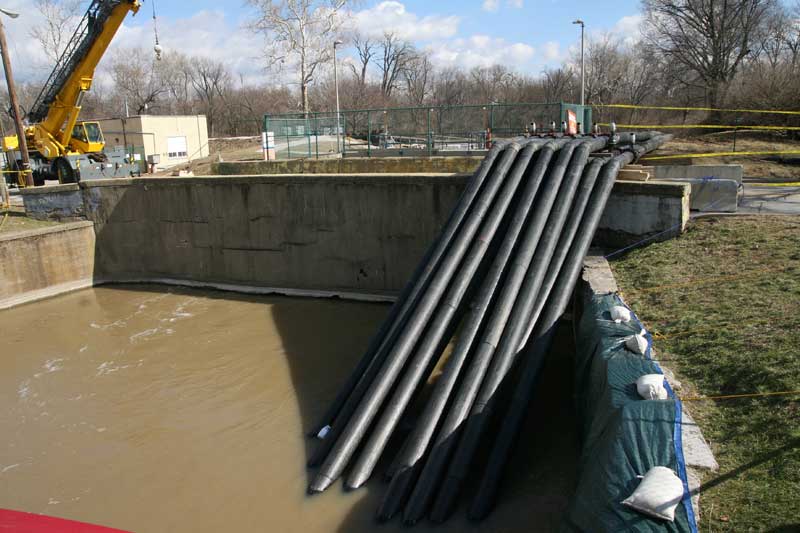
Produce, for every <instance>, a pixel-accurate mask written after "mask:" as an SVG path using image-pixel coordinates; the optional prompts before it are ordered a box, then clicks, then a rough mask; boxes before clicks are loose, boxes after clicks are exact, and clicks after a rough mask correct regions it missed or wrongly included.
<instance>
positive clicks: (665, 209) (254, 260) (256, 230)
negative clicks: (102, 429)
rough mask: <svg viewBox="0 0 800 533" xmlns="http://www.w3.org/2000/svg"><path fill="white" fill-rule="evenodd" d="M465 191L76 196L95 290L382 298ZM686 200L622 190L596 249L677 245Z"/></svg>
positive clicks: (140, 189)
mask: <svg viewBox="0 0 800 533" xmlns="http://www.w3.org/2000/svg"><path fill="white" fill-rule="evenodd" d="M468 179H469V176H468V175H463V174H438V175H437V174H427V175H408V174H354V175H345V174H328V175H324V174H299V175H273V176H229V177H205V178H200V177H198V178H133V179H114V180H93V181H90V182H85V183H82V184H81V185H80V194H81V195H82V201H83V211H84V213H85V214H86V216H87V217H88V218H89V220H91V221H92V222H94V223H95V231H96V234H97V239H96V253H95V256H96V264H95V272H94V274H95V277H96V278H97V279H101V280H122V281H124V280H148V279H159V280H164V279H168V280H171V281H180V280H184V281H187V282H188V281H192V282H200V283H215V284H218V285H223V284H238V285H243V286H245V285H246V286H249V287H251V288H252V287H255V288H257V289H258V288H274V289H282V290H283V289H290V290H291V291H295V292H297V291H300V292H303V291H305V292H321V293H326V294H330V293H331V292H333V293H337V294H354V293H356V294H378V295H387V294H392V293H394V292H396V291H398V290H399V289H401V288H402V286H403V284H404V283H405V281H406V280H407V279H408V276H409V275H410V274H411V272H412V271H413V268H414V267H415V266H416V264H417V262H418V261H419V260H420V258H421V257H422V255H423V254H424V251H425V250H426V249H427V247H428V246H429V245H430V243H431V242H432V241H433V239H434V238H435V236H436V235H437V234H438V232H439V231H440V229H441V227H442V226H443V225H444V223H445V221H446V219H447V217H448V215H449V213H450V211H451V209H452V207H453V206H454V205H455V203H456V201H457V200H458V197H459V196H460V194H461V191H462V190H463V188H464V186H465V184H466V182H467V180H468ZM688 191H689V186H688V185H685V184H677V183H653V182H646V183H641V182H618V183H617V184H615V186H614V191H613V194H612V198H611V201H610V204H609V208H608V210H607V212H606V214H605V216H604V220H603V224H602V227H601V229H600V230H599V232H598V236H597V239H596V241H595V242H596V244H597V245H600V246H605V247H607V248H616V247H621V246H624V245H626V244H630V243H631V242H634V241H637V240H640V239H642V238H643V237H647V236H649V235H652V234H657V233H660V232H664V230H667V229H669V231H667V232H664V233H663V234H661V235H660V238H662V239H663V238H667V237H669V236H671V235H674V234H676V233H677V232H679V231H680V230H681V228H683V226H684V225H685V223H686V222H687V221H688V215H689V211H688ZM73 194H74V191H73V190H72V189H69V190H66V189H65V190H55V191H52V192H50V193H46V192H42V193H40V194H37V195H32V196H26V197H25V199H26V206H27V207H28V209H39V208H43V209H44V212H45V213H47V212H50V211H51V210H50V209H49V208H47V206H46V205H45V202H43V201H42V199H43V198H46V197H48V196H49V197H53V198H58V197H59V196H61V195H64V196H66V197H68V198H70V199H71V198H72V197H73ZM34 197H35V199H36V202H34V203H32V204H30V205H28V204H27V202H28V200H29V199H30V198H34ZM61 202H62V200H54V203H56V204H58V203H61ZM265 290H266V289H265ZM284 292H287V291H284Z"/></svg>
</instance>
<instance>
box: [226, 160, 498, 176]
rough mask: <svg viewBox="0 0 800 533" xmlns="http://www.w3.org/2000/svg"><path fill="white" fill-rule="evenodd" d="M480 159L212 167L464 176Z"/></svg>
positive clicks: (229, 171) (248, 171)
mask: <svg viewBox="0 0 800 533" xmlns="http://www.w3.org/2000/svg"><path fill="white" fill-rule="evenodd" d="M482 159H483V156H460V157H380V158H377V157H372V158H369V157H352V158H350V157H348V158H345V159H289V160H284V161H241V162H240V161H237V162H224V163H215V164H213V165H212V167H211V168H212V171H213V172H214V173H215V174H219V175H221V176H231V175H260V174H383V173H425V174H430V173H442V172H444V173H462V174H463V173H466V174H470V173H472V172H474V171H475V169H476V168H478V165H479V164H480V162H481V160H482Z"/></svg>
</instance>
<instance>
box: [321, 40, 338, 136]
mask: <svg viewBox="0 0 800 533" xmlns="http://www.w3.org/2000/svg"><path fill="white" fill-rule="evenodd" d="M340 44H342V41H339V40H336V41H333V84H334V85H335V86H336V152H339V128H340V126H339V75H338V74H337V68H336V47H337V46H339V45H340ZM317 135H319V133H317Z"/></svg>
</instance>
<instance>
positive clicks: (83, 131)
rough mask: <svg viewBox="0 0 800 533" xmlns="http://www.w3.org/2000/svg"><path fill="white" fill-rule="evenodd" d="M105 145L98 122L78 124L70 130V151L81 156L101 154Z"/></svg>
mask: <svg viewBox="0 0 800 533" xmlns="http://www.w3.org/2000/svg"><path fill="white" fill-rule="evenodd" d="M105 145H106V143H105V139H103V131H102V130H101V129H100V124H99V123H98V122H78V123H76V124H75V126H74V127H73V128H72V138H71V139H70V141H69V148H70V151H72V152H78V153H81V154H91V153H97V152H102V151H103V148H105Z"/></svg>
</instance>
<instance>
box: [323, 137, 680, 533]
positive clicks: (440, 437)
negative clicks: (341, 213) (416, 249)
mask: <svg viewBox="0 0 800 533" xmlns="http://www.w3.org/2000/svg"><path fill="white" fill-rule="evenodd" d="M668 139H669V136H667V135H662V134H660V133H657V132H648V133H637V134H636V135H635V136H634V135H633V134H627V135H626V134H622V135H616V134H612V135H611V136H586V137H533V138H527V139H517V140H514V141H509V142H504V143H498V144H496V145H495V146H494V147H493V148H492V150H491V151H490V152H489V154H488V155H487V156H486V158H485V159H484V160H483V162H482V163H481V165H480V167H479V168H478V170H477V171H476V173H475V175H474V176H473V178H472V179H471V180H470V182H469V184H468V185H467V187H466V189H465V191H464V193H463V194H462V196H461V199H460V200H459V202H458V204H457V205H456V207H455V209H454V210H453V212H452V214H451V216H450V218H449V220H448V221H447V223H446V225H445V227H444V229H443V230H442V233H441V235H440V237H439V238H438V240H437V241H436V242H435V243H434V244H433V245H432V246H431V248H430V250H429V251H428V252H427V254H426V255H425V258H424V259H423V261H422V262H421V263H420V265H419V267H418V268H417V271H416V272H415V273H414V275H413V276H412V278H411V280H410V281H409V283H408V284H407V286H406V288H405V289H404V290H403V292H402V294H401V295H400V297H399V298H398V300H397V302H396V303H395V305H394V306H393V307H392V310H391V312H390V313H389V315H388V317H387V319H386V320H385V322H384V324H383V326H382V327H381V328H380V330H379V331H378V333H377V334H376V335H375V337H374V338H373V340H372V342H371V344H370V346H369V348H368V349H367V351H366V353H365V354H364V356H363V357H362V359H361V360H360V361H359V363H358V364H357V366H356V368H355V370H354V371H353V373H352V374H351V376H350V377H349V379H348V380H347V382H346V383H345V384H344V386H343V387H342V389H341V391H340V392H339V394H338V396H337V397H336V399H335V400H334V401H333V403H332V404H331V406H330V408H329V410H328V411H327V412H326V413H325V415H324V417H323V419H322V420H321V421H320V423H319V425H318V426H317V427H316V428H315V429H314V432H313V433H314V434H317V435H319V436H320V437H321V438H322V441H321V442H320V446H319V447H318V448H317V450H316V451H315V453H314V455H313V456H312V458H311V460H310V461H309V465H310V466H318V465H321V467H320V469H319V471H318V473H317V475H316V477H315V478H314V479H313V481H312V483H311V485H310V486H309V492H310V493H314V492H321V491H323V490H325V489H326V488H328V487H329V486H330V485H331V484H332V483H333V482H334V481H335V480H336V479H337V478H339V477H340V476H341V475H342V474H343V473H344V471H345V469H346V468H347V467H348V466H350V465H351V463H352V467H351V468H350V471H349V474H348V476H347V478H346V480H345V486H346V487H347V488H350V489H354V488H357V487H360V486H361V485H363V484H364V483H365V482H366V481H367V479H368V478H369V477H370V475H371V474H372V472H373V471H374V469H375V468H376V466H377V464H378V460H379V459H380V458H381V456H382V454H383V452H384V451H385V450H386V448H387V444H388V443H389V441H390V439H391V438H392V436H393V435H395V433H396V430H397V428H398V425H399V423H400V421H401V418H402V417H403V415H404V414H405V413H406V411H407V408H408V407H409V405H410V404H411V403H412V402H413V401H414V400H415V398H416V397H418V396H419V392H420V390H421V389H422V388H423V387H424V385H425V384H426V382H427V378H428V377H429V376H430V374H431V373H432V372H433V369H434V368H435V366H436V364H437V363H438V362H439V359H440V358H441V357H442V354H443V352H444V351H445V348H446V347H447V345H448V344H449V343H450V341H451V339H452V338H453V336H454V334H455V332H456V330H458V336H457V339H456V342H455V346H454V347H453V350H452V351H451V353H450V354H449V357H448V358H447V361H446V364H445V366H444V368H443V371H442V373H441V375H440V376H438V378H437V380H436V382H435V384H434V386H433V390H432V392H431V394H430V396H429V397H428V398H427V400H426V402H425V404H424V408H423V410H422V412H421V414H420V415H419V416H418V418H417V419H416V422H415V424H414V426H413V428H412V430H411V432H410V433H409V435H408V436H407V438H406V440H405V443H404V444H403V446H402V447H401V448H400V451H399V453H398V454H397V455H396V456H395V457H394V460H393V461H392V463H391V465H390V467H389V470H388V472H387V476H388V477H389V478H390V479H391V483H390V485H389V489H388V491H387V493H386V495H385V497H384V499H383V502H382V504H381V506H380V508H379V509H378V518H379V519H380V520H388V519H389V518H391V517H392V516H394V515H396V514H398V513H399V512H400V511H402V516H403V521H404V522H406V523H408V524H413V523H415V522H417V521H418V520H419V519H421V518H422V517H424V516H425V515H426V514H428V515H429V516H430V518H431V519H432V520H433V521H436V522H440V521H443V520H445V519H446V518H447V517H448V516H449V515H450V514H451V512H452V509H453V507H454V504H455V502H456V499H457V497H458V495H459V492H460V489H461V487H462V485H463V484H464V480H465V479H466V477H467V475H468V474H470V473H471V471H472V469H473V465H474V464H475V455H476V450H477V449H478V445H479V444H480V443H481V441H482V440H486V439H485V437H486V428H487V426H488V424H489V422H490V420H492V419H493V417H495V416H502V427H501V431H500V432H499V433H497V434H495V435H493V436H492V439H491V440H492V442H490V443H489V444H490V446H491V454H490V456H489V460H488V462H487V463H486V465H485V468H484V470H483V475H482V478H481V481H480V484H479V488H478V492H477V493H476V495H475V498H474V500H473V502H472V506H471V507H470V510H469V516H470V517H471V518H474V519H480V518H483V517H484V516H486V515H487V514H488V512H489V511H490V510H491V507H492V504H493V502H494V499H495V496H496V493H497V490H498V487H499V484H500V480H501V474H502V472H503V470H504V467H505V464H506V461H507V459H508V457H509V454H510V451H511V448H512V445H513V443H514V441H515V438H516V435H517V433H518V431H519V429H520V425H521V424H522V422H523V420H524V415H525V413H526V410H527V407H528V404H529V403H530V397H531V392H532V390H533V388H534V384H535V380H536V377H537V375H538V373H539V370H540V368H541V366H542V362H543V360H544V358H545V356H546V354H547V352H548V350H549V348H550V345H551V343H552V341H553V337H554V333H555V330H556V325H557V323H558V319H559V317H560V316H561V315H562V314H563V312H564V310H565V309H566V307H567V304H568V302H569V299H570V295H571V293H572V291H573V288H574V285H575V282H576V280H577V277H578V275H579V274H580V270H581V266H582V263H583V259H584V257H585V255H586V252H587V251H588V249H589V245H590V243H591V241H592V238H593V235H594V232H595V229H596V228H597V225H598V223H599V220H600V216H601V215H602V213H603V210H604V208H605V205H606V201H607V199H608V197H609V195H610V194H611V188H612V186H613V184H614V180H615V179H616V176H617V173H618V172H619V170H620V168H622V167H623V166H624V165H626V164H628V163H630V162H631V161H633V160H635V159H637V158H638V157H640V156H642V155H644V154H645V153H647V152H649V151H652V150H654V149H656V148H658V147H659V146H660V145H661V144H663V143H664V142H666V141H667V140H668ZM523 348H525V349H524V350H523ZM515 368H520V369H521V371H520V373H519V376H518V379H517V384H516V388H515V390H514V391H513V395H512V396H511V398H510V400H509V401H508V402H507V403H506V404H503V405H501V404H500V401H499V400H498V397H499V396H498V392H499V391H500V389H501V388H502V387H506V385H505V384H506V382H508V381H509V379H510V378H511V376H512V375H513V374H512V370H513V369H515Z"/></svg>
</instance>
